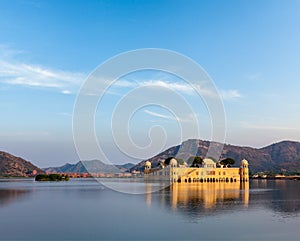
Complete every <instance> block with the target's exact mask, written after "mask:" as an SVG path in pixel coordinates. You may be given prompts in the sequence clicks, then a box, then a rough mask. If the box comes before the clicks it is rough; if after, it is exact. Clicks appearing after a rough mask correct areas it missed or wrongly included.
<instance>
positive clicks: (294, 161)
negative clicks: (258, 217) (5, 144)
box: [0, 139, 300, 177]
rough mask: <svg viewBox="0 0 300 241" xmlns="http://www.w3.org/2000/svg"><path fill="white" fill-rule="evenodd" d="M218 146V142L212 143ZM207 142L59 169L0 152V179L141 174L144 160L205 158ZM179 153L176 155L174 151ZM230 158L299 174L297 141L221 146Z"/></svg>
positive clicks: (259, 168)
mask: <svg viewBox="0 0 300 241" xmlns="http://www.w3.org/2000/svg"><path fill="white" fill-rule="evenodd" d="M215 144H216V145H221V143H215ZM209 145H210V142H209V141H203V140H197V139H191V140H187V141H184V142H183V143H182V144H181V145H177V146H173V147H170V148H168V149H167V150H165V151H163V152H162V153H159V154H158V155H156V156H154V157H152V158H150V159H148V160H144V161H141V162H140V163H138V164H136V165H134V164H132V163H127V164H123V165H111V164H105V163H103V162H101V161H98V160H92V161H79V162H77V163H76V164H69V163H67V164H65V165H63V166H60V167H47V168H43V169H41V168H39V167H37V166H35V165H33V164H32V163H31V162H28V161H26V160H24V159H22V158H20V157H16V156H14V155H11V154H9V153H7V152H2V151H0V176H2V177H3V176H4V177H5V176H23V177H26V176H31V175H34V174H39V173H45V172H52V173H54V172H55V173H86V172H87V170H88V171H89V172H92V173H98V172H101V173H122V172H126V171H129V170H130V171H133V170H140V171H143V169H144V165H145V162H146V161H150V162H151V163H152V166H156V165H158V163H159V162H160V161H161V160H163V159H166V158H168V157H172V156H174V157H177V158H182V159H183V160H187V159H188V158H189V157H190V156H192V155H197V156H201V157H202V158H204V157H205V156H206V153H207V150H208V148H209ZM179 150H180V153H178V151H179ZM223 158H233V159H234V160H235V161H236V163H235V166H239V164H240V161H241V160H242V159H247V160H248V162H249V169H250V172H252V173H255V172H260V171H269V172H274V173H280V172H288V173H300V142H295V141H282V142H279V143H274V144H272V145H269V146H266V147H263V148H252V147H244V146H235V145H229V144H225V145H224V146H223V151H222V154H221V157H220V159H223Z"/></svg>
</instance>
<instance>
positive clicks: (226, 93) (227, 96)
mask: <svg viewBox="0 0 300 241" xmlns="http://www.w3.org/2000/svg"><path fill="white" fill-rule="evenodd" d="M220 95H221V97H222V98H223V100H232V99H237V98H241V97H242V95H241V94H240V93H239V91H238V90H220Z"/></svg>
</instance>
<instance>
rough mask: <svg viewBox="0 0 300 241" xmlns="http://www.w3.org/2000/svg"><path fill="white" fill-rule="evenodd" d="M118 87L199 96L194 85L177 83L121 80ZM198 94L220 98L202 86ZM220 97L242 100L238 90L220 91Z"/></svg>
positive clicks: (214, 92) (198, 88) (198, 87)
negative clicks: (165, 90)
mask: <svg viewBox="0 0 300 241" xmlns="http://www.w3.org/2000/svg"><path fill="white" fill-rule="evenodd" d="M114 85H115V86H116V87H125V88H137V87H141V86H149V87H161V88H168V89H170V90H174V91H178V92H181V93H183V94H188V95H193V94H197V91H196V90H195V89H194V88H193V86H192V85H189V84H188V83H176V82H170V81H163V80H146V81H128V80H119V81H117V82H116V83H115V84H114ZM195 87H196V88H197V90H198V92H199V93H200V94H201V95H202V96H204V97H218V95H217V93H216V91H214V90H211V89H208V88H203V87H201V85H197V86H195ZM219 95H220V96H221V98H222V99H223V100H232V99H238V98H241V97H242V95H241V94H240V93H239V91H238V90H220V91H219Z"/></svg>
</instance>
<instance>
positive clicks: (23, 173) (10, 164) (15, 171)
mask: <svg viewBox="0 0 300 241" xmlns="http://www.w3.org/2000/svg"><path fill="white" fill-rule="evenodd" d="M41 173H45V172H44V171H43V170H42V169H40V168H38V167H37V166H35V165H33V164H32V163H31V162H28V161H26V160H24V159H22V158H20V157H16V156H14V155H11V154H9V153H7V152H3V151H0V176H3V177H6V176H14V177H28V176H31V175H35V174H41Z"/></svg>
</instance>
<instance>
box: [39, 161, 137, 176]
mask: <svg viewBox="0 0 300 241" xmlns="http://www.w3.org/2000/svg"><path fill="white" fill-rule="evenodd" d="M133 166H134V164H132V163H126V164H123V165H112V164H106V163H103V162H101V161H99V160H90V161H79V162H77V163H75V164H69V163H67V164H65V165H63V166H60V167H47V168H43V170H44V171H45V172H47V173H87V172H89V173H121V172H126V171H127V170H128V169H130V168H132V167H133Z"/></svg>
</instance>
